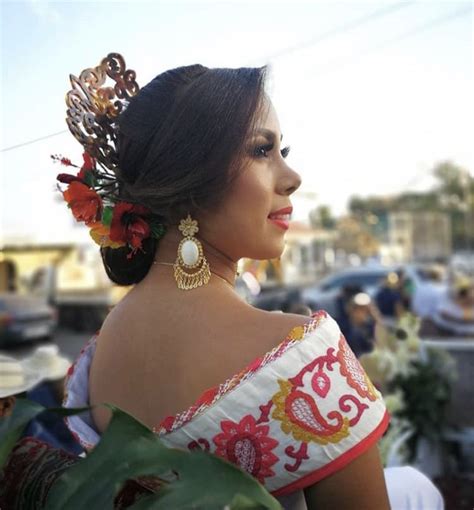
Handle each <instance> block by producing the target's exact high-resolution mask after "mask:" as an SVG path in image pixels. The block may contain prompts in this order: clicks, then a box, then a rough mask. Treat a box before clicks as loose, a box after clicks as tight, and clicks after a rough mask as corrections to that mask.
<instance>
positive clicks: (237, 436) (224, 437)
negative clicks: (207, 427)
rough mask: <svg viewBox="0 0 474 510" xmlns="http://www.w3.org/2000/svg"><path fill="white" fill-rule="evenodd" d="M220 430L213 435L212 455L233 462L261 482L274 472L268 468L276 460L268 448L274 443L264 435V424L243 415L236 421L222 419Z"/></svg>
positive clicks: (274, 444)
mask: <svg viewBox="0 0 474 510" xmlns="http://www.w3.org/2000/svg"><path fill="white" fill-rule="evenodd" d="M221 429H222V432H221V433H220V434H218V435H217V436H215V437H214V438H213V441H214V443H215V445H216V446H217V450H216V451H215V454H216V455H219V456H220V457H224V458H225V459H227V460H229V461H230V462H233V463H234V464H237V465H238V466H239V467H240V468H241V469H243V470H244V471H247V473H249V474H251V475H252V476H254V477H255V478H257V480H259V481H260V482H261V483H263V482H264V479H265V478H267V477H269V476H273V475H274V474H275V473H274V472H273V470H272V469H271V467H272V466H273V465H274V464H275V463H276V462H278V457H277V456H276V455H275V454H274V453H272V450H273V449H274V448H275V447H276V446H277V445H278V441H277V440H276V439H272V438H271V437H269V436H268V432H269V430H270V427H269V426H268V425H257V423H256V421H255V419H254V418H253V417H252V416H251V415H247V416H244V417H243V418H242V420H241V421H240V422H239V423H236V422H233V421H230V420H224V421H222V422H221Z"/></svg>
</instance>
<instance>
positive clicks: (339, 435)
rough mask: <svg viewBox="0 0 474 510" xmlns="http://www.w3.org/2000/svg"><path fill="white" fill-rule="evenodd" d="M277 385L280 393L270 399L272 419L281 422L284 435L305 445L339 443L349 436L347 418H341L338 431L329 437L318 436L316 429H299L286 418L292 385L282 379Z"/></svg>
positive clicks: (288, 417) (289, 418)
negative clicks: (273, 408)
mask: <svg viewBox="0 0 474 510" xmlns="http://www.w3.org/2000/svg"><path fill="white" fill-rule="evenodd" d="M278 384H279V385H280V391H279V392H277V393H275V395H274V396H273V398H272V401H273V403H274V405H275V410H274V411H273V413H272V418H274V419H275V420H279V421H280V422H281V430H282V431H283V432H284V433H285V434H291V435H292V436H293V437H294V438H295V440H296V441H304V442H305V443H309V442H311V441H312V442H314V443H317V444H321V445H325V444H328V443H339V441H341V440H342V439H344V438H345V437H347V436H348V435H349V419H348V418H347V417H344V418H343V420H342V424H341V427H340V429H339V430H338V431H336V432H334V433H333V434H331V435H322V434H318V431H317V430H316V429H313V431H309V430H307V429H304V428H302V427H300V426H299V425H298V424H297V423H295V422H294V421H292V419H291V417H290V416H288V414H287V412H286V400H287V398H288V396H289V395H290V393H291V389H292V387H293V386H292V384H291V383H290V382H289V381H285V380H282V379H279V380H278ZM318 423H319V422H318ZM320 426H321V427H324V424H323V423H320ZM327 430H328V429H327Z"/></svg>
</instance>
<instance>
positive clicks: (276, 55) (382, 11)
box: [259, 2, 415, 61]
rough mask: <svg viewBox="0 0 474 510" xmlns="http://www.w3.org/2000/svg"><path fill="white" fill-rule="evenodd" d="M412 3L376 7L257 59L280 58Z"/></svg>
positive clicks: (269, 59)
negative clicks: (353, 18)
mask: <svg viewBox="0 0 474 510" xmlns="http://www.w3.org/2000/svg"><path fill="white" fill-rule="evenodd" d="M414 3H415V2H403V3H400V4H395V5H390V6H388V7H385V8H383V9H378V10H376V11H373V12H371V13H370V14H368V15H367V16H362V17H361V18H357V19H355V20H354V21H349V22H348V23H344V24H342V25H339V26H337V27H334V28H332V29H330V30H328V31H327V32H323V33H322V34H319V35H316V36H314V37H312V38H311V39H309V40H307V41H305V42H301V43H298V44H295V45H293V46H288V47H287V48H283V49H281V50H279V51H277V52H275V53H274V54H273V55H267V57H266V58H265V59H259V61H262V60H265V61H271V60H275V59H277V58H281V57H283V56H285V55H288V54H290V53H294V52H296V51H300V50H303V49H305V48H309V47H311V46H315V45H316V44H318V43H320V42H321V41H324V40H325V39H329V38H331V37H333V36H335V35H338V34H340V33H344V32H349V31H350V30H353V29H355V28H357V27H360V26H362V25H365V24H367V23H369V22H371V21H372V20H375V19H377V18H381V17H383V16H387V15H389V14H392V13H394V12H396V11H399V10H401V9H404V8H406V7H410V6H411V5H413V4H414Z"/></svg>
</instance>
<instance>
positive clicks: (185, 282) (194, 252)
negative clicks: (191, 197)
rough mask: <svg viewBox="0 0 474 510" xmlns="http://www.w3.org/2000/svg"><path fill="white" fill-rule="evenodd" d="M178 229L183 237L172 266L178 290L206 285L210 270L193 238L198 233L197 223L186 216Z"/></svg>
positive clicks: (200, 247)
mask: <svg viewBox="0 0 474 510" xmlns="http://www.w3.org/2000/svg"><path fill="white" fill-rule="evenodd" d="M178 229H179V230H180V232H181V233H182V234H183V236H184V238H183V239H181V242H180V243H179V246H178V256H177V258H176V261H175V263H174V265H173V268H174V278H175V280H176V283H177V285H178V289H182V290H191V289H195V288H197V287H201V286H202V285H206V284H207V283H209V280H210V279H211V270H210V268H209V263H208V262H207V260H206V257H204V253H203V250H202V244H201V243H200V242H199V241H198V240H197V239H196V238H195V237H194V236H195V235H196V234H197V233H198V232H199V227H198V224H197V221H196V220H193V219H192V218H191V215H190V214H188V216H187V218H186V219H184V220H181V221H180V224H179V227H178ZM189 270H191V271H192V270H197V271H196V272H189Z"/></svg>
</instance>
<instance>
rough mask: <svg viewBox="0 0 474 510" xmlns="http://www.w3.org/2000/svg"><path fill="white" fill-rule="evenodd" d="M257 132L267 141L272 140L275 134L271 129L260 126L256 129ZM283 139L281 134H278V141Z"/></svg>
mask: <svg viewBox="0 0 474 510" xmlns="http://www.w3.org/2000/svg"><path fill="white" fill-rule="evenodd" d="M256 133H257V134H261V135H263V136H264V137H265V138H266V139H267V140H268V141H269V142H273V141H274V140H275V139H276V137H277V136H276V134H275V132H274V131H272V130H271V129H265V128H260V129H257V130H256ZM282 139H283V134H280V142H281V140H282Z"/></svg>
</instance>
